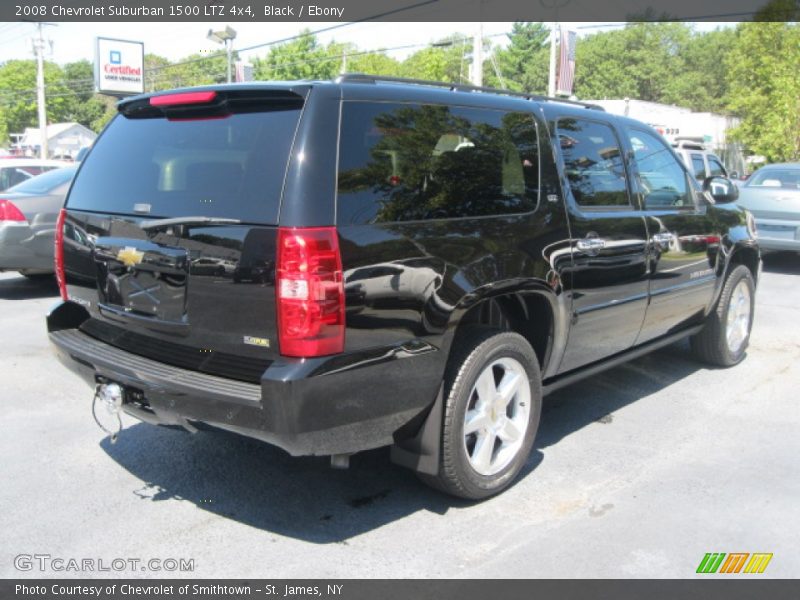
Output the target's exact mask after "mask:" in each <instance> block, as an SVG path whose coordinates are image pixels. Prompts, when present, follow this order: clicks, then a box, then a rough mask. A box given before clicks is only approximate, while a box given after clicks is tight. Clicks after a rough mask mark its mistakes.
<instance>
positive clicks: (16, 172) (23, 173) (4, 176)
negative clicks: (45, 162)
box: [0, 166, 56, 191]
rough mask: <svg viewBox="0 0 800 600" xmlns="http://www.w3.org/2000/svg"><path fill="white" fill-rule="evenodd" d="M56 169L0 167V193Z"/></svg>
mask: <svg viewBox="0 0 800 600" xmlns="http://www.w3.org/2000/svg"><path fill="white" fill-rule="evenodd" d="M55 168H56V167H40V166H24V167H3V166H0V191H5V190H7V189H8V188H11V187H14V186H15V185H19V184H20V183H22V182H23V181H28V179H30V178H31V177H36V176H37V175H40V174H42V173H45V172H47V171H50V170H52V169H55Z"/></svg>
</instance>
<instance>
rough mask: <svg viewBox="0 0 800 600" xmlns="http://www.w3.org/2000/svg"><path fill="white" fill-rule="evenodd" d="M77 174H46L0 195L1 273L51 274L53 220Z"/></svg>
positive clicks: (71, 170)
mask: <svg viewBox="0 0 800 600" xmlns="http://www.w3.org/2000/svg"><path fill="white" fill-rule="evenodd" d="M77 170H78V167H77V166H72V167H64V168H63V169H56V170H54V171H48V172H47V173H44V174H42V175H38V176H36V177H33V178H31V179H28V180H27V181H24V182H22V183H20V184H18V185H15V186H14V187H12V188H10V189H8V190H6V191H4V192H0V271H19V272H20V273H22V274H23V275H25V276H27V277H34V276H39V275H46V274H51V273H53V244H54V242H55V240H54V234H55V229H56V219H57V218H58V212H59V210H61V207H62V206H63V204H64V196H65V195H66V193H67V190H69V185H70V183H71V182H72V178H73V176H74V175H75V171H77Z"/></svg>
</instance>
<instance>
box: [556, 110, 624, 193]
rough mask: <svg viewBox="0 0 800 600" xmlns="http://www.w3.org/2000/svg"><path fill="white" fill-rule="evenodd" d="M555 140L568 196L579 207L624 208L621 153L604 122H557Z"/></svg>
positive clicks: (612, 133) (612, 134)
mask: <svg viewBox="0 0 800 600" xmlns="http://www.w3.org/2000/svg"><path fill="white" fill-rule="evenodd" d="M558 139H559V144H560V145H561V154H562V156H563V157H564V169H565V171H566V175H567V178H568V179H569V185H570V188H571V189H572V195H573V197H574V198H575V201H576V202H577V203H578V204H580V205H581V206H587V207H602V206H628V205H629V204H630V202H629V199H628V188H627V184H626V181H625V167H624V165H623V161H622V152H621V151H620V147H619V142H618V141H617V138H616V136H615V135H614V131H613V130H612V129H611V127H609V126H608V125H606V124H604V123H595V122H593V121H584V120H583V119H559V121H558Z"/></svg>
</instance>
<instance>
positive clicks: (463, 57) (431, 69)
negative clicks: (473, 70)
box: [400, 33, 472, 83]
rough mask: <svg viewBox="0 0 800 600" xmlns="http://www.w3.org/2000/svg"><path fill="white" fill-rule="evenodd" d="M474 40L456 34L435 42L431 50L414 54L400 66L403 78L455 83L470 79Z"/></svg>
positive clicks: (425, 49) (424, 49)
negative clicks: (471, 52)
mask: <svg viewBox="0 0 800 600" xmlns="http://www.w3.org/2000/svg"><path fill="white" fill-rule="evenodd" d="M471 50H472V40H470V39H468V38H465V36H464V35H462V34H460V33H454V34H453V35H450V36H448V37H446V38H443V39H441V40H439V41H438V42H435V43H434V44H433V45H432V46H431V47H430V48H423V49H422V50H418V51H417V52H414V53H413V54H412V55H411V56H409V57H408V58H407V59H406V60H404V61H403V62H402V64H401V65H400V74H401V76H402V77H410V78H412V79H429V80H433V81H447V82H453V83H461V82H465V81H467V80H468V79H469V61H470V51H471Z"/></svg>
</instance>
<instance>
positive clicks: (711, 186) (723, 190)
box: [703, 175, 739, 204]
mask: <svg viewBox="0 0 800 600" xmlns="http://www.w3.org/2000/svg"><path fill="white" fill-rule="evenodd" d="M703 191H704V192H707V193H709V194H710V195H711V197H712V198H713V199H714V202H717V203H719V204H727V203H729V202H736V200H737V199H738V198H739V188H738V187H737V186H736V185H735V184H734V183H733V182H732V181H731V180H730V179H728V178H727V177H721V176H719V175H714V176H712V177H706V178H705V180H704V181H703Z"/></svg>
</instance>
